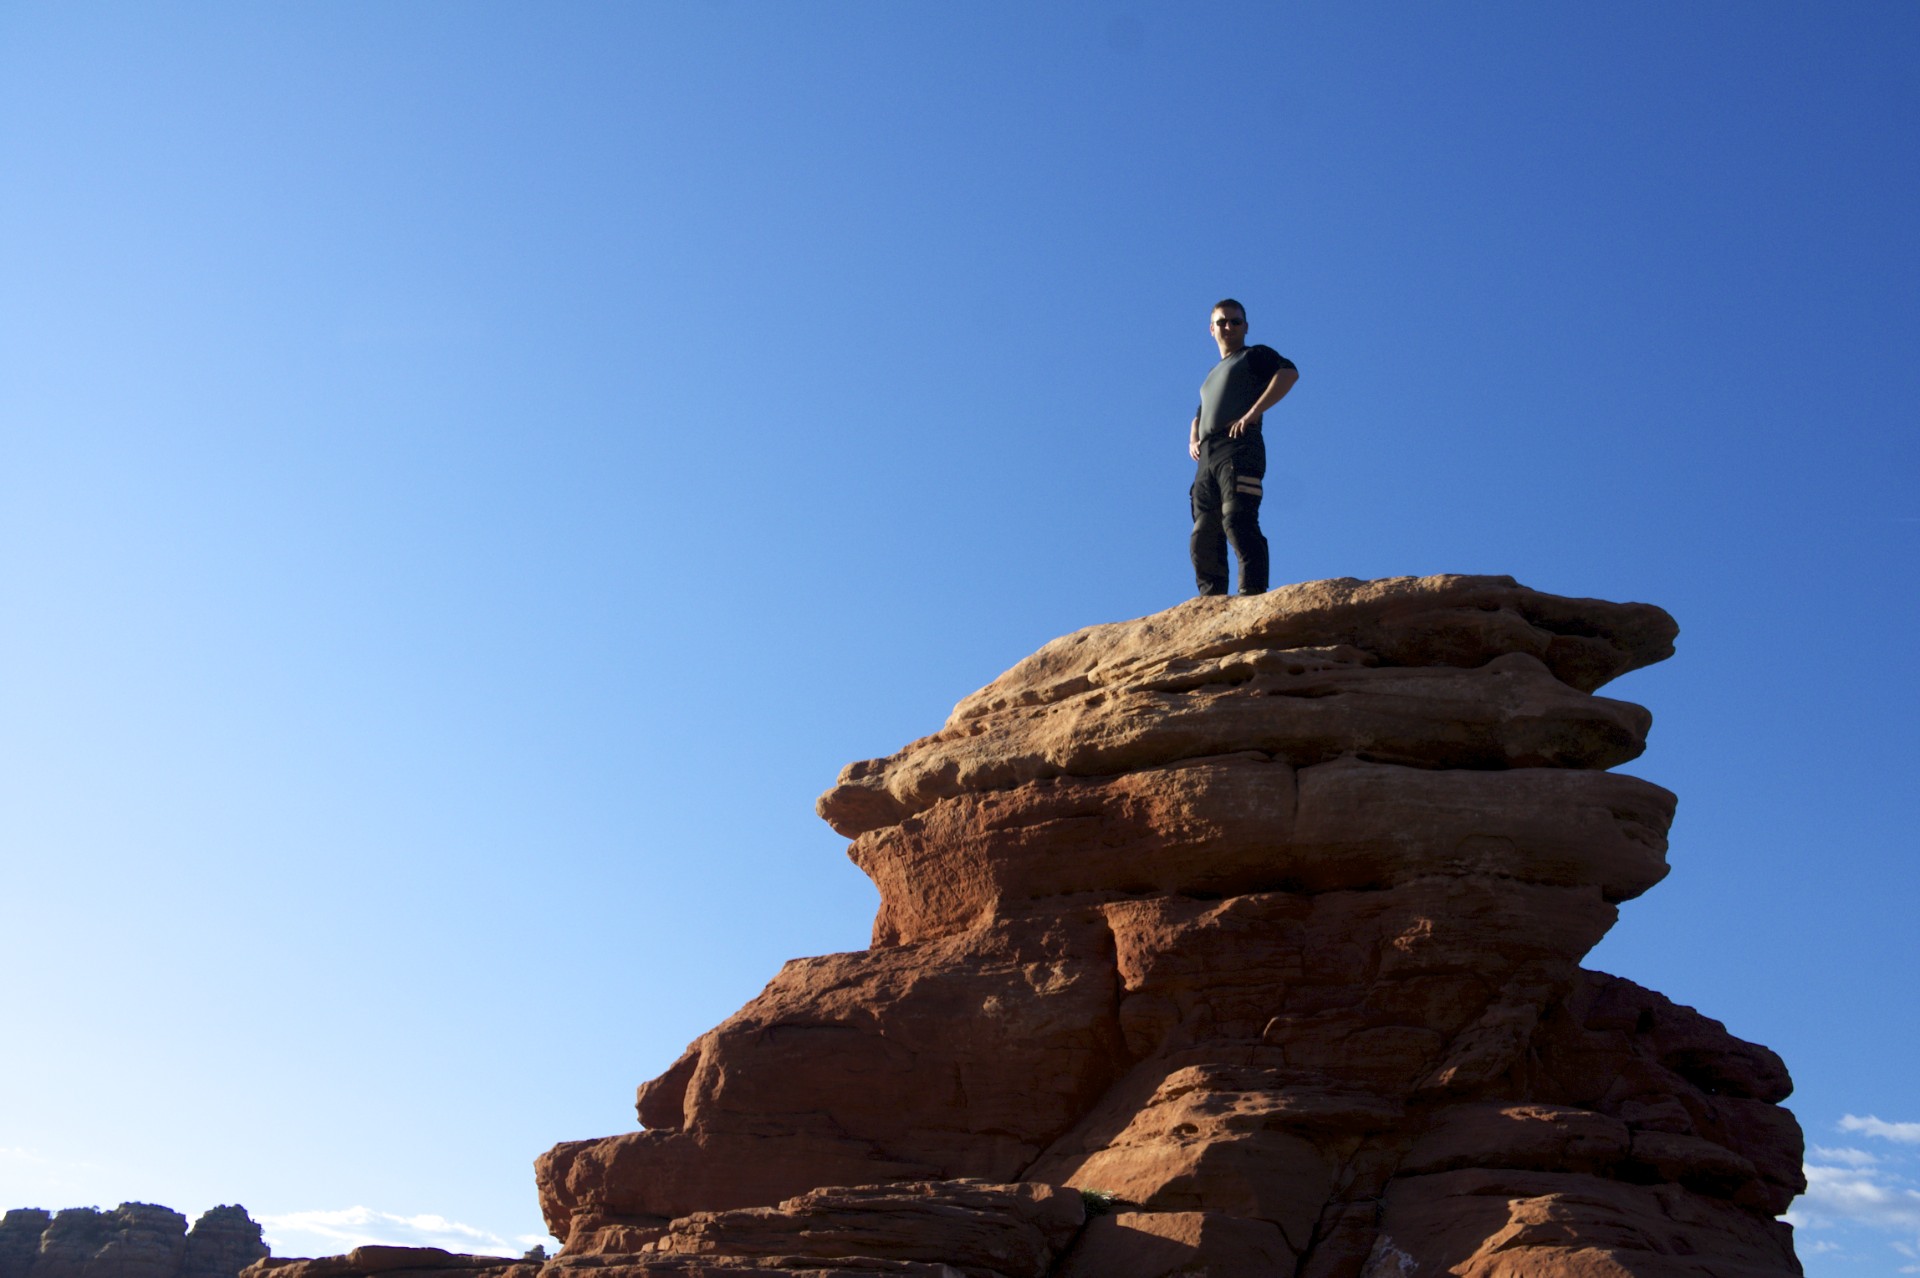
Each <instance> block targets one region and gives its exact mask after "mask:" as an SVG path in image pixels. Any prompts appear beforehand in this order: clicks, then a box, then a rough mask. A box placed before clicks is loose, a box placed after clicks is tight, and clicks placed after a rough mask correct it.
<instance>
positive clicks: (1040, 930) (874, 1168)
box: [288, 577, 1803, 1278]
mask: <svg viewBox="0 0 1920 1278" xmlns="http://www.w3.org/2000/svg"><path fill="white" fill-rule="evenodd" d="M1675 633H1676V628H1675V626H1674V624H1673V621H1672V620H1671V618H1669V617H1668V616H1667V615H1666V614H1665V613H1664V612H1662V611H1661V610H1660V609H1658V608H1654V607H1651V606H1649V605H1645V604H1615V603H1607V602H1602V601H1598V600H1590V599H1567V598H1560V597H1557V596H1553V595H1547V594H1542V593H1539V592H1536V591H1532V590H1528V589H1526V588H1524V587H1522V586H1519V585H1517V584H1515V583H1514V582H1513V581H1512V580H1511V579H1508V578H1502V577H1431V578H1419V579H1415V578H1396V579H1391V580H1385V581H1374V582H1362V581H1353V580H1341V581H1325V582H1313V583H1308V584H1305V585H1299V586H1293V587H1288V588H1285V589H1282V590H1277V591H1274V592H1272V593H1270V594H1268V595H1264V596H1260V597H1256V598H1250V599H1241V598H1225V599H1198V600H1193V601H1190V602H1187V603H1184V604H1181V605H1180V606H1178V607H1175V608H1172V609H1169V610H1168V611H1166V612H1163V613H1159V614H1156V615H1154V616H1151V617H1146V618H1142V619H1140V620H1137V621H1131V622H1124V623H1119V624H1114V625H1106V626H1096V627H1093V628H1091V629H1088V630H1083V631H1080V632H1079V633H1077V634H1073V635H1069V636H1067V637H1065V638H1062V639H1059V640H1056V641H1055V642H1053V643H1050V644H1048V645H1047V646H1046V647H1044V648H1042V649H1041V650H1040V651H1039V652H1037V653H1035V654H1034V655H1033V656H1031V657H1029V658H1027V659H1026V660H1025V661H1022V662H1021V663H1020V664H1018V665H1017V666H1015V667H1014V668H1013V669H1012V670H1009V671H1008V672H1007V673H1006V674H1004V675H1002V676H1001V677H1000V678H999V679H996V680H995V681H994V682H993V683H991V684H989V685H988V686H987V687H985V688H983V689H981V690H980V691H979V692H976V693H974V694H973V695H971V696H969V697H967V698H966V699H964V700H963V701H961V702H960V704H959V706H958V707H957V708H956V709H955V711H954V713H953V715H952V717H951V718H949V720H948V721H947V723H946V725H945V726H944V727H942V728H940V729H939V730H938V731H937V732H935V733H933V734H932V735H931V736H928V737H925V738H922V739H921V740H918V741H915V742H913V743H911V744H909V745H907V746H905V747H904V748H902V749H901V750H899V751H897V752H896V753H894V754H892V755H889V756H887V757H886V758H884V759H875V760H869V761H866V762H862V763H856V764H853V765H851V766H849V767H848V768H847V769H845V770H844V771H843V772H842V774H841V776H840V779H839V781H838V783H837V784H836V785H835V786H834V787H833V788H832V789H830V790H829V791H828V792H827V793H826V794H825V795H824V796H823V797H822V798H821V800H820V805H819V807H820V813H821V815H822V816H823V817H824V818H825V819H826V820H827V821H828V822H829V823H830V824H832V825H833V827H834V828H835V829H836V830H838V831H839V832H841V833H842V834H845V835H846V836H848V837H849V838H850V839H851V840H852V846H851V848H850V854H851V856H852V857H853V859H854V861H855V862H856V863H857V864H858V865H859V866H860V867H861V868H862V869H863V870H864V871H865V872H866V873H867V874H868V875H869V876H871V877H872V879H873V880H874V882H875V883H876V884H877V885H878V886H879V889H880V893H881V906H880V911H879V915H878V917H877V919H876V920H875V924H874V933H873V945H872V948H871V949H868V950H864V951H860V952H858V953H852V954H836V955H828V956H825V957H820V958H808V959H796V960H794V961H793V962H790V963H788V964H787V965H786V967H785V968H784V969H783V970H782V971H781V972H780V973H779V975H778V976H776V977H775V978H774V980H773V981H772V983H771V984H769V985H768V987H767V988H766V990H765V991H764V992H763V993H762V994H761V995H760V996H759V997H758V998H756V999H755V1000H754V1001H753V1002H751V1003H750V1004H748V1005H747V1006H746V1007H745V1008H743V1009H741V1010H740V1011H739V1012H737V1013H735V1014H734V1015H733V1016H732V1017H730V1018H729V1019H728V1020H726V1021H725V1022H723V1023H722V1024H721V1025H719V1026H718V1027H717V1028H715V1029H714V1030H712V1031H710V1032H709V1033H707V1034H706V1035H704V1036H702V1037H701V1038H700V1039H699V1040H698V1041H697V1042H695V1043H694V1044H692V1045H691V1046H690V1047H689V1048H688V1050H687V1052H686V1054H685V1055H684V1056H682V1057H681V1059H680V1060H678V1061H676V1062H674V1063H673V1064H672V1065H671V1067H669V1068H668V1069H667V1070H666V1071H665V1072H664V1073H663V1074H661V1075H660V1076H659V1077H658V1078H656V1079H654V1080H652V1081H651V1082H648V1083H646V1084H644V1085H642V1086H641V1088H640V1089H639V1098H638V1112H639V1118H640V1121H641V1123H642V1125H643V1128H644V1130H640V1131H635V1132H631V1133H628V1134H625V1135H618V1136H612V1137H608V1138H605V1139H601V1140H589V1141H575V1142H570V1143H567V1144H562V1145H560V1146H557V1147H556V1148H554V1149H553V1150H552V1151H550V1152H549V1153H548V1154H546V1155H545V1156H543V1157H542V1158H541V1159H540V1162H539V1166H538V1179H539V1186H540V1193H541V1199H542V1204H543V1206H544V1209H545V1211H546V1214H547V1220H548V1223H549V1225H550V1227H551V1228H552V1229H553V1231H554V1232H555V1234H556V1235H557V1236H559V1237H561V1238H565V1239H566V1240H567V1248H566V1251H565V1253H564V1254H563V1255H562V1256H561V1257H559V1258H558V1259H556V1260H553V1261H550V1262H547V1263H548V1267H549V1268H550V1269H553V1270H554V1271H555V1273H554V1275H553V1276H552V1278H558V1271H559V1270H562V1269H569V1268H596V1269H607V1268H613V1269H622V1270H631V1271H633V1272H635V1273H636V1274H637V1273H642V1272H644V1273H654V1272H671V1273H676V1274H704V1273H712V1274H728V1275H740V1274H746V1273H760V1272H765V1273H768V1274H772V1273H776V1272H777V1273H780V1274H783V1275H792V1274H794V1273H796V1272H800V1273H808V1274H814V1275H825V1274H838V1273H849V1274H851V1273H854V1272H858V1273H862V1274H871V1273H875V1272H884V1273H901V1274H918V1273H924V1274H929V1275H932V1274H938V1273H946V1274H951V1273H955V1272H958V1273H964V1274H969V1275H975V1276H976V1278H994V1276H996V1275H997V1276H999V1278H1016V1276H1022V1278H1024V1276H1029V1275H1030V1276H1031V1278H1041V1276H1042V1275H1048V1274H1065V1275H1088V1276H1091V1275H1101V1276H1102V1278H1158V1276H1159V1275H1169V1274H1175V1273H1202V1272H1205V1273H1212V1274H1218V1275H1240V1274H1246V1275H1253V1274H1292V1275H1300V1276H1302V1278H1382V1276H1385V1275H1391V1276H1392V1278H1408V1276H1415V1275H1420V1276H1424V1275H1441V1274H1448V1275H1473V1276H1485V1278H1493V1276H1495V1275H1501V1276H1506V1275H1512V1276H1514V1278H1518V1276H1520V1275H1527V1276H1529V1278H1556V1276H1560V1275H1564V1276H1566V1278H1573V1276H1574V1275H1581V1276H1587V1275H1643V1276H1655V1275H1659V1276H1665V1275H1676V1276H1678V1275H1687V1276H1689V1278H1749V1276H1751V1278H1758V1276H1760V1275H1785V1274H1797V1273H1799V1272H1800V1269H1799V1266H1798V1264H1797V1262H1796V1261H1795V1259H1794V1256H1793V1251H1792V1244H1791V1232H1790V1230H1789V1228H1788V1227H1787V1226H1786V1225H1784V1224H1782V1223H1780V1222H1779V1221H1778V1220H1777V1217H1778V1215H1779V1214H1780V1213H1781V1212H1782V1211H1784V1210H1785V1208H1786V1206H1787V1204H1788V1202H1789V1200H1790V1199H1791V1198H1792V1197H1793V1196H1794V1195H1795V1194H1796V1193H1797V1192H1798V1191H1799V1190H1800V1189H1801V1188H1803V1182H1802V1180H1801V1176H1800V1171H1799V1166H1800V1153H1801V1138H1800V1132H1799V1129H1798V1127H1797V1125H1796V1124H1795V1122H1794V1120H1793V1117H1792V1116H1791V1115H1790V1114H1789V1113H1788V1112H1787V1111H1786V1110H1784V1109H1782V1108H1780V1107H1779V1102H1780V1101H1781V1100H1783V1099H1784V1098H1785V1097H1786V1095H1787V1093H1788V1091H1789V1088H1790V1083H1789V1081H1788V1078H1787V1073H1786V1070H1785V1068H1784V1067H1783V1066H1782V1064H1781V1062H1780V1061H1779V1059H1778V1058H1777V1057H1775V1056H1774V1054H1773V1053H1771V1052H1769V1051H1768V1050H1766V1049H1765V1048H1763V1047H1758V1046H1755V1045H1753V1044H1750V1043H1745V1042H1742V1041H1740V1040H1739V1039H1736V1038H1734V1037H1732V1036H1731V1035H1729V1034H1728V1033H1727V1032H1726V1031H1725V1029H1724V1028H1723V1027H1722V1026H1721V1025H1720V1024H1719V1023H1717V1022H1715V1021H1712V1020H1710V1019H1708V1018H1706V1017H1705V1016H1702V1015H1700V1014H1699V1013H1697V1012H1694V1011H1692V1010H1691V1009H1688V1008H1684V1007H1679V1006H1676V1005H1675V1004H1673V1003H1671V1002H1669V1001H1668V1000H1666V999H1664V998H1662V997H1661V996H1660V995H1658V994H1656V993H1653V992H1652V991H1649V990H1646V989H1642V988H1641V987H1639V986H1637V985H1634V984H1633V983H1632V982H1629V981H1625V980H1621V979H1618V978H1615V977H1611V976H1605V975H1602V974H1599V973H1595V972H1590V971H1586V970H1583V969H1582V968H1581V967H1580V966H1579V964H1580V960H1581V958H1582V957H1583V956H1584V955H1585V954H1586V953H1587V951H1588V950H1589V949H1591V948H1592V946H1593V945H1594V944H1595V943H1596V942H1597V941H1599V939H1600V938H1601V937H1602V936H1603V935H1604V934H1605V933H1606V931H1607V929H1608V928H1609V927H1610V926H1611V925H1612V924H1613V922H1614V920H1615V917H1616V913H1617V909H1618V907H1619V905H1620V903H1621V902H1624V901H1627V900H1630V899H1632V898H1633V897H1635V896H1637V895H1639V894H1640V893H1642V892H1645V891H1647V890H1648V889H1649V888H1651V887H1653V886H1654V885H1655V884H1657V883H1658V882H1659V881H1660V879H1661V877H1662V876H1663V875H1664V874H1665V873H1666V859H1665V854H1666V846H1667V844H1666V835H1667V827H1668V824H1669V822H1670V820H1671V818H1672V815H1673V805H1674V798H1673V796H1672V795H1671V794H1669V793H1668V792H1667V791H1665V790H1662V789H1661V788H1660V787H1658V786H1657V785H1653V784H1651V783H1649V782H1646V781H1642V780H1638V779H1636V778H1633V777H1630V776H1626V775H1622V774H1620V773H1616V772H1611V771H1609V770H1608V769H1611V768H1613V767H1615V766H1617V765H1620V764H1623V763H1626V762H1627V761H1629V760H1631V759H1633V758H1634V757H1636V756H1637V755H1638V754H1639V753H1640V752H1641V750H1642V748H1643V746H1644V743H1645V738H1646V733H1647V731H1648V728H1649V726H1650V722H1651V720H1650V716H1649V715H1648V713H1647V712H1646V711H1645V710H1643V709H1641V708H1640V707H1638V706H1635V705H1631V704H1628V703H1626V702H1622V701H1616V700H1610V699H1607V698H1604V697H1600V696H1597V695H1595V693H1596V690H1597V689H1598V688H1600V687H1601V686H1602V685H1604V684H1605V683H1607V682H1608V681H1609V680H1610V679H1612V678H1614V677H1615V676H1617V675H1620V674H1622V673H1624V672H1626V671H1629V670H1632V669H1635V668H1637V667H1640V666H1644V665H1647V664H1649V663H1651V662H1655V661H1659V660H1661V659H1663V658H1665V657H1667V656H1669V655H1671V653H1672V651H1673V638H1674V635H1675ZM1076 1190H1077V1191H1098V1192H1097V1193H1090V1195H1089V1196H1088V1198H1087V1200H1086V1201H1088V1202H1090V1203H1091V1204H1092V1205H1093V1207H1094V1209H1095V1210H1094V1212H1093V1214H1092V1215H1090V1216H1089V1215H1087V1214H1085V1212H1084V1211H1083V1205H1082V1196H1081V1194H1079V1193H1074V1192H1069V1191H1076ZM495 1263H504V1262H495ZM423 1267H425V1266H423ZM529 1272H531V1271H530V1270H529ZM288 1278H295V1276H293V1275H289V1276H288Z"/></svg>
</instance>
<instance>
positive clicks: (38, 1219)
mask: <svg viewBox="0 0 1920 1278" xmlns="http://www.w3.org/2000/svg"><path fill="white" fill-rule="evenodd" d="M266 1254H267V1245H266V1243H264V1242H262V1241H261V1237H260V1226H259V1225H258V1224H256V1223H255V1222H254V1220H253V1219H252V1217H250V1216H248V1215H247V1211H246V1208H244V1207H215V1208H213V1209H211V1210H209V1211H206V1212H203V1213H201V1216H200V1219H199V1220H196V1221H195V1222H194V1223H193V1228H192V1229H191V1230H189V1229H188V1228H187V1218H186V1217H185V1216H182V1215H181V1214H180V1213H179V1212H177V1211H174V1210H173V1209H172V1208H170V1207H159V1206H156V1205H154V1204H152V1203H121V1204H120V1205H119V1206H118V1207H116V1208H114V1209H113V1210H112V1211H100V1210H99V1209H97V1208H93V1207H70V1208H68V1209H67V1210H65V1211H62V1212H60V1213H59V1214H57V1215H56V1214H53V1213H51V1212H47V1211H43V1210H41V1209H39V1208H36V1207H23V1208H18V1209H16V1210H13V1211H9V1212H8V1213H7V1214H6V1216H5V1217H4V1218H0V1278H234V1275H236V1274H238V1273H239V1272H240V1271H241V1269H243V1268H245V1267H246V1266H247V1265H249V1264H251V1263H252V1262H253V1261H255V1260H258V1259H260V1258H261V1257H263V1256H265V1255H266Z"/></svg>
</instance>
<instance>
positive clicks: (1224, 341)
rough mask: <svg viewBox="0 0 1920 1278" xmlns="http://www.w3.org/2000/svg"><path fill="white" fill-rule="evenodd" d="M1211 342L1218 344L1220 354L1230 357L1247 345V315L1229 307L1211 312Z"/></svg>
mask: <svg viewBox="0 0 1920 1278" xmlns="http://www.w3.org/2000/svg"><path fill="white" fill-rule="evenodd" d="M1212 323H1213V340H1214V341H1216V342H1218V343H1220V353H1221V354H1222V355H1231V354H1233V353H1234V352H1235V351H1237V350H1239V349H1240V348H1241V347H1243V346H1245V345H1246V344H1247V315H1246V312H1245V311H1236V310H1234V309H1233V308H1232V307H1231V306H1217V307H1215V308H1214V311H1213V320H1212Z"/></svg>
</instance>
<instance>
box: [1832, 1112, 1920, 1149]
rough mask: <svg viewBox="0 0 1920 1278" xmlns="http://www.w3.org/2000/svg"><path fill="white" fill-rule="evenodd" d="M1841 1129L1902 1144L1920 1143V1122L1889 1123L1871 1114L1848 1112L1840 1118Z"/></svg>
mask: <svg viewBox="0 0 1920 1278" xmlns="http://www.w3.org/2000/svg"><path fill="white" fill-rule="evenodd" d="M1840 1130H1841V1131H1843V1132H1859V1133H1861V1134H1862V1135H1865V1136H1874V1137H1878V1138H1879V1139H1880V1140H1891V1141H1898V1142H1899V1143H1900V1144H1902V1145H1920V1123H1887V1122H1882V1121H1881V1120H1880V1119H1878V1118H1875V1117H1874V1116H1873V1115H1871V1114H1868V1115H1867V1116H1866V1117H1864V1118H1862V1117H1861V1116H1860V1115H1858V1114H1846V1115H1843V1116H1842V1117H1841V1119H1840Z"/></svg>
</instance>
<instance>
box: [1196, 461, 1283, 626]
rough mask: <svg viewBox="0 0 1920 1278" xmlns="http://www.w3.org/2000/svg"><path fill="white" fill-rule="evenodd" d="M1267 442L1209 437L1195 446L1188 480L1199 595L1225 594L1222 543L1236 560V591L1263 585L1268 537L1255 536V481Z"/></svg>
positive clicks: (1257, 491)
mask: <svg viewBox="0 0 1920 1278" xmlns="http://www.w3.org/2000/svg"><path fill="white" fill-rule="evenodd" d="M1266 473H1267V446H1266V443H1265V442H1264V441H1262V440H1260V439H1258V438H1255V439H1250V440H1249V439H1240V440H1231V439H1214V440H1209V441H1208V442H1207V443H1205V444H1202V445H1201V446H1200V470H1199V473H1197V474H1196V475H1195V476H1194V478H1193V490H1192V498H1193V540H1192V543H1191V546H1192V550H1193V576H1194V580H1195V581H1196V582H1198V583H1199V586H1200V593H1201V594H1203V595H1224V594H1226V593H1227V545H1228V543H1232V545H1233V553H1234V554H1235V555H1236V556H1238V557H1239V559H1240V593H1241V594H1243V595H1257V594H1260V593H1262V592H1263V591H1265V590H1266V588H1267V539H1266V538H1265V537H1263V536H1261V534H1260V481H1261V479H1262V478H1263V477H1264V476H1265V475H1266Z"/></svg>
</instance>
